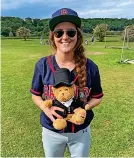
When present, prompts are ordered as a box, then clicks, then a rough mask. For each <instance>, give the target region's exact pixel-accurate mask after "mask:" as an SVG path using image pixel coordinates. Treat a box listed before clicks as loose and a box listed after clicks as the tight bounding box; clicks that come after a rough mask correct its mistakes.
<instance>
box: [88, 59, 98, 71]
mask: <svg viewBox="0 0 134 158" xmlns="http://www.w3.org/2000/svg"><path fill="white" fill-rule="evenodd" d="M87 69H98V66H97V64H96V63H95V62H94V61H92V60H91V59H89V58H87Z"/></svg>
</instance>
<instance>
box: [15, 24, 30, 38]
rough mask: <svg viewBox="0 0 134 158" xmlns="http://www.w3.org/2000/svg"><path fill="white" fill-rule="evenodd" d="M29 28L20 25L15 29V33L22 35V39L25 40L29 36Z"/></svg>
mask: <svg viewBox="0 0 134 158" xmlns="http://www.w3.org/2000/svg"><path fill="white" fill-rule="evenodd" d="M30 32H31V31H30V30H29V29H27V28H25V27H20V28H19V29H18V30H17V31H16V35H17V36H20V37H23V38H24V40H25V41H26V39H27V38H28V37H29V36H30Z"/></svg>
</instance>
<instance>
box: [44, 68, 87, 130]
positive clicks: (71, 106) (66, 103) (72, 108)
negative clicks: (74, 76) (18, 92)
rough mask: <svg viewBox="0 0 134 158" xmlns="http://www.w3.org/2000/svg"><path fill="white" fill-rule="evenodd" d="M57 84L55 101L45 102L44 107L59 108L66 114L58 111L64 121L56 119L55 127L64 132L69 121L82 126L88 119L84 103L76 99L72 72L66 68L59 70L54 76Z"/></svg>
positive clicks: (53, 88)
mask: <svg viewBox="0 0 134 158" xmlns="http://www.w3.org/2000/svg"><path fill="white" fill-rule="evenodd" d="M54 79H55V84H54V85H53V87H52V90H53V94H54V99H53V100H52V99H48V100H45V101H44V106H45V107H47V108H50V107H51V106H57V107H60V108H62V109H63V110H64V112H61V111H58V110H56V113H58V114H59V115H60V116H62V117H63V119H59V118H55V121H54V122H53V126H54V128H55V129H57V130H62V129H64V128H65V127H66V126H67V121H70V122H73V123H76V124H77V125H81V124H83V123H84V121H85V118H86V110H88V109H87V105H86V106H85V107H86V110H85V109H84V105H83V102H81V101H80V100H78V99H76V98H75V97H74V94H75V85H74V83H73V82H71V78H70V71H69V70H68V69H66V68H60V69H58V70H57V71H56V72H55V74H54Z"/></svg>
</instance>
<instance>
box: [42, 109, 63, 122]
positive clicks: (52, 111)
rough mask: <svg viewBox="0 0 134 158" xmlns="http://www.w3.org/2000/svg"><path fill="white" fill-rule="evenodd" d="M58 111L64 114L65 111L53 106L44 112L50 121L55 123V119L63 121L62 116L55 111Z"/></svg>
mask: <svg viewBox="0 0 134 158" xmlns="http://www.w3.org/2000/svg"><path fill="white" fill-rule="evenodd" d="M56 110H58V111H61V112H64V110H63V109H61V108H59V107H56V106H51V107H50V108H44V109H43V111H44V113H45V114H46V115H47V117H49V118H50V120H51V121H52V122H53V121H55V118H54V116H55V117H57V118H59V119H63V117H62V116H60V115H59V114H57V113H56V112H55V111H56Z"/></svg>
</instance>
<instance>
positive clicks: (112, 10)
mask: <svg viewBox="0 0 134 158" xmlns="http://www.w3.org/2000/svg"><path fill="white" fill-rule="evenodd" d="M60 8H71V9H74V10H75V11H77V12H78V15H79V16H80V17H81V18H129V19H131V18H134V0H1V9H2V11H1V16H15V17H20V18H27V17H31V18H40V19H44V18H50V17H51V14H52V13H53V12H55V11H56V10H57V9H60Z"/></svg>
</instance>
